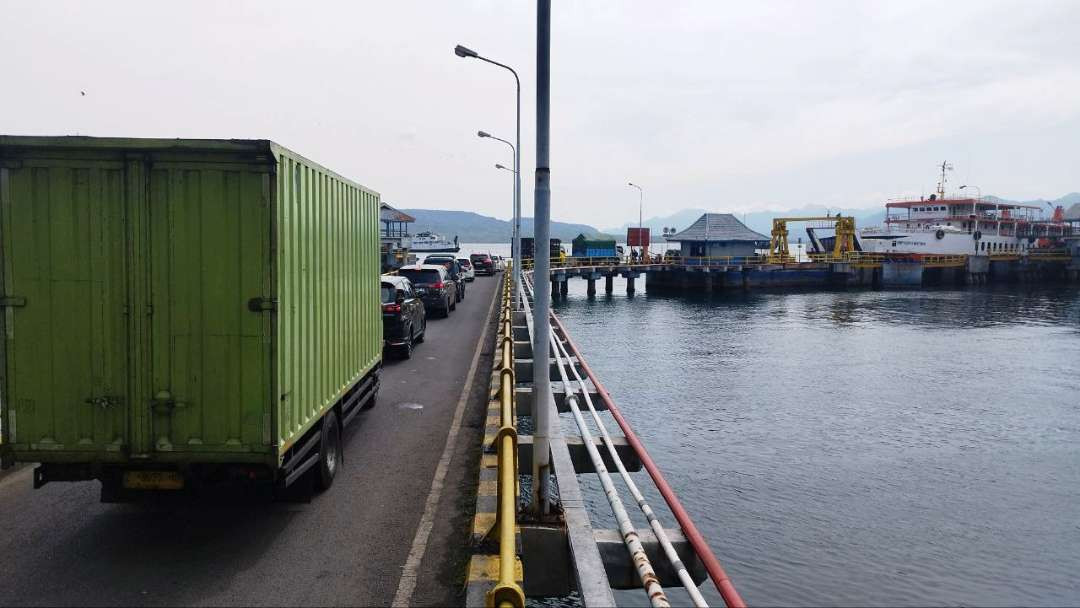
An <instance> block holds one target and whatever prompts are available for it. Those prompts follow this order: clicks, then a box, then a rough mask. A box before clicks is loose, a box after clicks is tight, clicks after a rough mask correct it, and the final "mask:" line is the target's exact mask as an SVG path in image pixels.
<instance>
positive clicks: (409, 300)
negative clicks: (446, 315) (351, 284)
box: [380, 274, 427, 359]
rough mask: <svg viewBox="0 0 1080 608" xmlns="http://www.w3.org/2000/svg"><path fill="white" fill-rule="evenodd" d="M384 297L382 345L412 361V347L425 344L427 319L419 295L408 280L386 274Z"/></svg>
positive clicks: (382, 288)
mask: <svg viewBox="0 0 1080 608" xmlns="http://www.w3.org/2000/svg"><path fill="white" fill-rule="evenodd" d="M380 291H381V295H382V320H383V343H384V344H385V345H386V347H387V348H393V349H395V350H396V351H397V354H398V355H399V356H400V357H401V358H402V359H408V358H409V357H412V349H413V344H419V343H421V342H423V341H424V334H425V333H427V318H426V317H425V315H424V303H423V302H422V301H421V300H420V298H419V297H417V295H416V291H415V290H414V289H413V286H412V283H411V282H410V281H409V279H407V278H405V277H401V276H394V275H388V274H384V275H383V276H382V282H381V284H380Z"/></svg>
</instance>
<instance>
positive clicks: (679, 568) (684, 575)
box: [551, 329, 709, 608]
mask: <svg viewBox="0 0 1080 608" xmlns="http://www.w3.org/2000/svg"><path fill="white" fill-rule="evenodd" d="M551 339H552V344H553V345H554V346H555V349H556V356H560V355H559V353H561V356H565V357H566V358H567V360H568V361H569V358H570V353H569V351H567V350H566V347H565V346H564V345H563V344H562V342H561V341H559V339H558V337H557V336H556V335H555V331H554V329H552V334H551ZM569 367H570V372H571V373H572V374H573V375H574V381H575V382H577V383H578V386H579V387H580V388H581V393H582V395H583V396H584V397H585V403H586V405H588V407H589V413H590V414H592V419H593V422H595V423H596V427H597V428H598V429H599V430H600V436H601V437H602V438H603V440H604V445H605V446H607V449H608V454H609V455H610V456H611V461H612V462H614V463H615V467H616V468H617V469H618V470H619V475H620V476H621V477H622V479H623V481H624V482H625V483H626V486H627V487H628V488H630V494H631V495H632V496H633V497H634V500H635V501H637V504H638V507H640V508H641V512H642V513H644V514H645V519H647V520H648V521H649V527H650V528H652V531H653V534H655V535H656V539H657V540H658V541H659V542H660V546H661V547H663V548H664V554H665V555H666V556H667V558H668V561H670V562H671V565H672V567H673V568H674V569H675V571H676V573H677V574H678V576H679V580H680V581H681V582H682V584H683V586H684V587H686V592H687V593H688V594H690V599H691V601H693V602H694V606H697V607H699V608H707V607H708V605H709V604H708V602H706V601H705V597H704V596H703V595H701V590H700V589H698V586H697V584H695V583H694V579H693V577H691V576H690V572H689V571H688V570H687V569H686V565H685V564H683V562H682V560H681V559H680V558H679V554H678V552H676V551H675V546H674V545H673V544H672V543H671V539H670V538H668V535H667V532H665V531H664V526H662V525H661V524H660V520H659V519H658V518H657V517H656V514H655V513H654V512H653V510H652V507H650V506H649V503H647V502H645V496H644V495H643V494H642V493H641V490H639V489H638V487H637V484H636V483H634V480H633V479H632V478H631V477H630V473H629V472H628V471H627V470H626V466H625V465H624V464H623V461H622V458H620V457H619V453H618V452H617V451H616V449H615V443H614V441H612V439H611V435H609V434H608V431H607V427H606V426H605V425H604V422H603V420H601V419H600V415H599V414H598V413H597V411H596V407H595V406H594V405H593V402H592V397H590V396H589V389H588V387H587V386H586V385H585V382H584V380H583V379H582V378H581V375H580V374H578V371H577V368H575V367H574V366H573V365H570V366H569ZM560 371H561V370H560ZM565 390H567V394H570V391H571V390H572V389H571V388H570V387H569V385H568V384H567V385H566V389H565Z"/></svg>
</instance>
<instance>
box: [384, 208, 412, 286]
mask: <svg viewBox="0 0 1080 608" xmlns="http://www.w3.org/2000/svg"><path fill="white" fill-rule="evenodd" d="M415 221H416V218H415V217H413V216H411V215H409V214H408V213H405V212H403V211H400V210H398V209H395V208H393V207H391V206H390V205H387V204H386V203H382V204H381V205H380V207H379V225H380V226H379V243H380V249H379V255H380V257H381V258H382V267H383V270H384V271H387V270H393V269H395V268H400V267H401V266H403V265H404V264H407V263H408V262H409V260H408V257H409V249H411V248H412V235H411V234H409V224H411V223H413V222H415Z"/></svg>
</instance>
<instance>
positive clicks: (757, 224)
mask: <svg viewBox="0 0 1080 608" xmlns="http://www.w3.org/2000/svg"><path fill="white" fill-rule="evenodd" d="M983 198H984V199H985V200H990V201H998V202H1002V203H1010V202H1016V201H1010V200H1007V199H1003V198H998V197H995V196H985V197H983ZM1020 203H1021V204H1024V205H1036V206H1039V207H1044V208H1046V211H1047V216H1046V217H1049V212H1050V207H1056V206H1058V205H1061V206H1063V207H1065V209H1066V210H1068V209H1069V207H1070V206H1072V205H1075V204H1078V203H1080V192H1072V193H1070V194H1066V195H1065V196H1062V197H1061V198H1057V199H1054V200H1046V199H1037V200H1033V201H1020ZM1048 203H1049V206H1048ZM709 211H710V212H714V213H717V212H719V213H734V214H735V217H737V218H739V219H740V220H742V222H743V223H744V224H746V225H747V226H748V227H749V228H750V229H751V230H754V231H757V232H760V233H761V234H764V235H766V236H768V235H769V233H771V232H772V220H773V218H774V217H785V216H807V215H825V214H829V215H836V214H837V213H842V214H844V215H850V216H854V217H855V225H856V226H858V227H860V228H862V227H866V226H877V225H880V224H881V223H882V222H883V221H885V206H884V205H881V206H879V207H870V208H861V209H860V208H841V207H819V206H813V205H810V206H806V207H799V208H797V209H785V210H782V211H781V210H777V211H772V210H770V211H753V212H748V213H738V212H731V211H724V210H716V209H710V210H709ZM705 212H706V210H705V209H682V210H680V211H676V212H675V213H672V214H671V215H665V216H659V217H651V218H648V219H646V220H645V221H644V222H643V223H642V225H643V226H645V227H648V228H651V229H652V234H653V235H659V234H663V231H664V228H665V227H666V228H675V229H676V230H683V229H684V228H686V227H688V226H689V225H690V224H692V223H694V221H695V220H697V219H698V218H699V217H701V214H703V213H705ZM629 227H637V222H632V223H631V222H627V223H625V224H623V225H622V226H621V227H618V228H608V229H606V230H604V232H606V233H609V234H618V235H623V236H624V237H625V235H626V229H627V228H629Z"/></svg>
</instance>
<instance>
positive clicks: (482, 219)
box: [402, 209, 602, 243]
mask: <svg viewBox="0 0 1080 608" xmlns="http://www.w3.org/2000/svg"><path fill="white" fill-rule="evenodd" d="M402 211H404V212H405V213H408V214H409V215H411V216H413V217H415V218H416V223H415V224H412V225H411V226H410V230H411V231H412V232H413V234H416V233H417V232H423V231H425V230H430V231H432V232H437V233H439V234H441V235H442V236H444V237H446V238H447V239H450V240H453V238H454V237H455V236H456V237H458V240H459V241H461V242H463V243H505V242H509V241H510V235H511V233H512V225H511V223H510V222H509V221H507V220H500V219H498V218H494V217H489V216H486V215H480V214H479V213H473V212H471V211H451V210H447V209H402ZM532 233H533V221H532V218H531V217H523V218H521V235H522V236H532ZM579 233H584V234H585V235H586V236H597V235H600V234H602V233H601V232H600V231H599V230H597V229H596V228H594V227H592V226H588V225H586V224H570V223H566V222H556V221H552V222H551V236H552V237H553V238H557V239H562V240H563V241H569V240H571V239H573V238H574V237H576V236H577V235H578V234H579Z"/></svg>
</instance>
